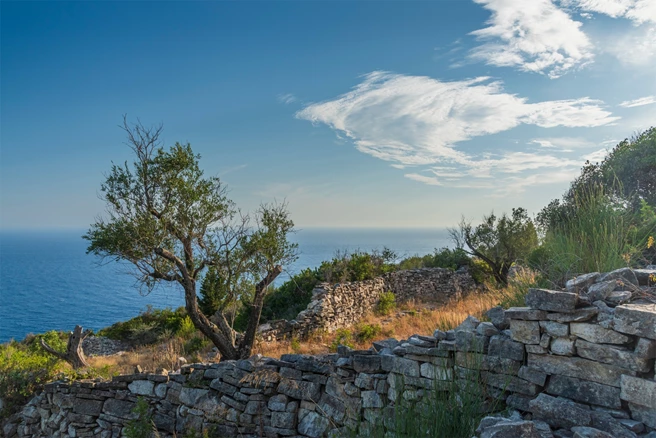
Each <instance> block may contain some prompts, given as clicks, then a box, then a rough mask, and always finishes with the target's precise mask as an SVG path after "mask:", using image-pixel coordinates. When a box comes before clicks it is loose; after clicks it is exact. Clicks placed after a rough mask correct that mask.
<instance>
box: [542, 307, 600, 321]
mask: <svg viewBox="0 0 656 438" xmlns="http://www.w3.org/2000/svg"><path fill="white" fill-rule="evenodd" d="M598 313H599V309H598V308H597V307H584V308H581V309H576V310H575V311H573V312H570V313H549V314H548V315H547V319H548V320H549V321H556V322H561V323H567V322H583V321H588V320H590V319H592V318H593V317H594V316H596V315H597V314H598Z"/></svg>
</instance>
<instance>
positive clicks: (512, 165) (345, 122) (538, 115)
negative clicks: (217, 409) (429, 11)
mask: <svg viewBox="0 0 656 438" xmlns="http://www.w3.org/2000/svg"><path fill="white" fill-rule="evenodd" d="M296 117H297V118H300V119H304V120H309V121H311V122H313V123H323V124H326V125H328V126H330V127H331V128H333V129H334V130H335V131H336V132H337V133H338V134H343V135H344V136H346V137H348V138H350V139H351V140H352V141H353V142H354V144H355V147H356V148H357V149H358V150H360V151H361V152H364V153H366V154H369V155H372V156H374V157H376V158H379V159H382V160H386V161H390V162H392V163H394V164H393V165H395V167H400V166H426V167H428V169H427V170H428V171H429V173H430V176H426V175H425V174H423V172H421V171H420V172H413V173H408V174H406V177H407V178H410V179H413V180H416V181H421V182H424V183H426V184H431V185H449V186H457V185H456V184H454V183H453V181H456V180H458V179H459V178H462V177H464V176H468V177H472V176H474V177H479V178H485V177H493V176H497V175H501V174H520V173H522V172H527V171H535V170H537V169H546V168H556V169H561V168H565V167H571V166H578V165H580V164H581V163H580V162H578V161H573V160H568V159H564V158H563V157H558V156H556V155H554V154H553V153H549V154H543V153H526V152H497V153H488V154H487V155H480V154H478V155H476V154H473V153H470V152H466V151H464V150H462V149H460V148H457V147H456V146H457V145H458V144H459V143H462V142H465V141H467V140H470V139H473V138H475V137H481V136H485V135H490V134H495V133H499V132H503V131H507V130H509V129H512V128H514V127H516V126H518V125H521V124H530V125H535V126H539V127H543V128H551V127H557V126H560V127H596V126H602V125H608V124H611V123H613V122H615V121H616V120H618V117H613V116H612V114H611V113H610V112H609V111H607V110H605V109H604V108H603V107H602V102H600V101H596V100H592V99H590V98H587V97H584V98H580V99H570V100H557V101H544V102H537V103H528V102H527V99H525V98H521V97H518V96H517V95H514V94H509V93H506V92H505V91H504V90H503V87H502V84H501V83H500V82H498V81H492V80H490V79H489V78H476V79H470V80H464V81H454V82H442V81H438V80H436V79H432V78H429V77H424V76H405V75H398V74H391V73H386V72H373V73H370V74H368V75H366V76H365V77H364V80H363V82H362V83H360V84H359V85H357V86H356V87H354V89H353V90H352V91H350V92H348V93H346V94H344V95H341V96H339V97H337V98H336V99H334V100H330V101H327V102H322V103H315V104H311V105H308V106H306V107H305V108H304V109H302V110H301V111H299V112H298V113H296ZM548 141H551V142H552V143H551V144H554V145H555V144H558V145H559V146H558V147H561V146H562V145H564V144H570V145H572V144H573V143H575V142H578V141H580V139H571V138H565V139H555V138H552V139H550V140H548Z"/></svg>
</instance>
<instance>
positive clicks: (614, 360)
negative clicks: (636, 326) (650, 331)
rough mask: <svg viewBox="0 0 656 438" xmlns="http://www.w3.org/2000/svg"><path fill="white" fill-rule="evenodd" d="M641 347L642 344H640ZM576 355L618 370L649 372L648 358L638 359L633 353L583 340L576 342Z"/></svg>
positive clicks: (624, 349)
mask: <svg viewBox="0 0 656 438" xmlns="http://www.w3.org/2000/svg"><path fill="white" fill-rule="evenodd" d="M639 344H640V345H643V344H644V343H640V342H639ZM645 348H646V349H649V347H645ZM576 354H578V355H579V356H581V357H583V358H585V359H590V360H594V361H595V362H602V363H607V364H610V365H615V366H618V367H620V368H628V369H630V370H634V371H640V372H642V373H645V372H647V371H649V370H650V368H651V366H650V363H651V361H650V360H649V359H650V358H649V357H647V358H643V357H640V356H639V355H638V354H636V353H635V352H633V351H631V350H629V349H627V348H623V347H616V346H614V345H599V344H594V343H592V342H588V341H586V340H584V339H577V340H576Z"/></svg>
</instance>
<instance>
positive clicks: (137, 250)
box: [84, 118, 296, 359]
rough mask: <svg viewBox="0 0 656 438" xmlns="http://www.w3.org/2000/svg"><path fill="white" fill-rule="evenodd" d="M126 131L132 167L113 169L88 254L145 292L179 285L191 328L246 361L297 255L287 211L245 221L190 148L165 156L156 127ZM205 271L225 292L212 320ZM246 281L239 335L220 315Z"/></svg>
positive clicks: (264, 209) (277, 208)
mask: <svg viewBox="0 0 656 438" xmlns="http://www.w3.org/2000/svg"><path fill="white" fill-rule="evenodd" d="M122 128H123V129H124V130H125V132H126V134H127V144H128V146H129V147H130V148H131V149H132V151H133V152H134V155H135V160H134V162H133V163H132V165H128V163H127V162H126V163H124V164H122V165H118V164H114V163H112V167H111V170H110V172H109V173H108V174H107V175H106V180H105V182H104V183H103V184H102V186H101V198H102V199H103V200H104V201H105V202H106V205H107V213H106V215H105V217H100V218H98V219H97V220H96V222H95V223H94V224H92V225H91V227H90V229H89V230H88V232H87V233H86V235H85V236H84V238H85V239H87V240H88V241H89V246H88V248H87V253H91V254H94V255H98V256H101V257H104V258H109V259H112V260H117V261H123V262H127V264H128V266H132V268H133V273H134V274H135V275H136V277H137V280H138V282H139V283H140V285H141V286H143V287H145V288H146V291H148V292H149V291H151V290H152V289H153V288H154V287H155V286H156V285H157V284H158V283H160V282H170V283H177V284H178V285H180V286H181V287H182V289H183V290H184V297H185V308H186V311H187V314H188V315H189V317H190V319H191V321H192V322H193V324H194V326H195V327H196V328H197V329H198V330H199V331H200V332H201V333H203V335H205V336H206V337H207V338H209V339H210V340H211V341H212V343H213V344H214V345H215V346H216V347H217V348H218V350H219V352H220V353H221V357H222V359H239V358H247V357H249V356H250V355H251V351H252V348H253V344H254V341H255V335H256V332H257V326H258V324H259V320H260V315H261V312H262V305H263V303H264V297H265V295H266V292H267V289H268V286H269V285H270V284H271V283H273V281H274V280H275V279H276V277H277V276H278V275H279V274H280V273H281V272H282V269H283V268H282V266H283V265H284V264H286V263H290V262H291V261H293V260H294V259H295V257H296V256H295V254H296V245H295V244H293V243H291V242H290V241H289V240H288V236H289V234H290V233H291V232H293V227H294V224H293V222H292V220H291V219H290V217H289V213H288V211H287V208H286V205H285V204H274V205H262V206H261V207H260V208H259V210H258V211H257V212H256V213H255V214H254V215H253V216H252V217H251V216H249V215H245V214H242V213H241V212H240V211H239V210H238V209H237V208H236V207H235V205H234V203H233V202H232V201H230V200H229V199H228V198H227V196H226V188H225V186H224V185H223V184H222V183H221V181H220V180H219V178H217V177H206V176H205V175H204V174H203V171H202V170H201V168H200V167H199V159H200V156H199V155H196V154H194V153H193V152H192V149H191V146H190V145H189V144H188V143H187V144H180V143H176V144H175V145H174V146H172V147H171V148H169V149H168V150H166V149H165V148H164V147H162V141H161V140H160V135H161V132H162V126H161V125H160V126H158V127H144V126H143V125H142V124H141V123H140V122H139V123H137V124H134V125H130V124H129V123H128V122H127V120H126V119H125V118H124V120H123V126H122ZM209 267H212V268H213V271H214V274H213V275H218V276H220V277H221V278H222V279H223V280H222V284H223V285H225V287H224V288H223V294H224V297H223V298H222V300H221V302H222V303H223V304H224V305H223V306H218V308H217V310H216V312H215V313H214V314H213V315H206V314H205V313H203V311H202V310H201V309H200V307H199V305H198V297H197V293H196V285H197V282H199V281H200V280H201V279H202V276H203V274H204V272H205V271H206V270H207V269H208V268H209ZM244 281H251V282H252V283H254V284H255V287H254V293H253V296H252V299H251V300H249V305H250V306H251V309H250V310H251V311H250V312H249V314H250V316H249V320H248V324H247V328H246V330H245V332H244V333H236V332H235V331H234V330H233V328H232V326H231V325H230V324H229V322H228V320H227V318H226V315H225V314H224V313H223V311H224V309H225V306H226V305H228V304H230V303H233V302H234V301H236V300H239V298H240V294H239V289H238V288H237V287H235V286H236V285H239V284H242V283H243V282H244Z"/></svg>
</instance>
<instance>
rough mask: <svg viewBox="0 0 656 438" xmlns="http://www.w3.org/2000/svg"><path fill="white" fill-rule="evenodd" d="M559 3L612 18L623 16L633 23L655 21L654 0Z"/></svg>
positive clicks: (588, 0) (573, 1) (567, 1)
mask: <svg viewBox="0 0 656 438" xmlns="http://www.w3.org/2000/svg"><path fill="white" fill-rule="evenodd" d="M561 3H562V4H563V6H569V7H577V8H580V9H582V10H584V11H590V12H596V13H599V14H605V15H608V16H609V17H613V18H620V17H625V18H628V19H629V20H632V21H633V22H634V23H635V24H642V23H647V22H653V23H656V2H654V0H562V2H561Z"/></svg>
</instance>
